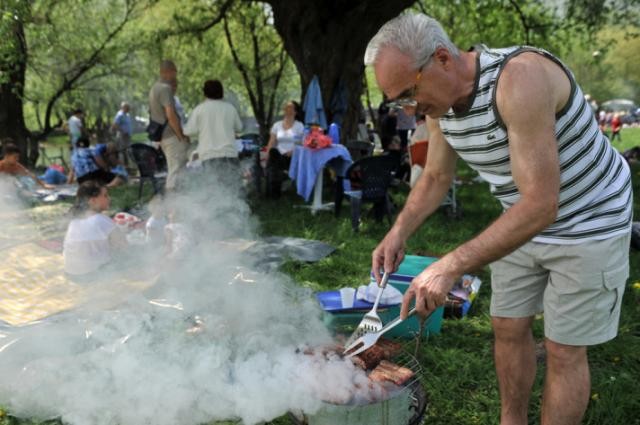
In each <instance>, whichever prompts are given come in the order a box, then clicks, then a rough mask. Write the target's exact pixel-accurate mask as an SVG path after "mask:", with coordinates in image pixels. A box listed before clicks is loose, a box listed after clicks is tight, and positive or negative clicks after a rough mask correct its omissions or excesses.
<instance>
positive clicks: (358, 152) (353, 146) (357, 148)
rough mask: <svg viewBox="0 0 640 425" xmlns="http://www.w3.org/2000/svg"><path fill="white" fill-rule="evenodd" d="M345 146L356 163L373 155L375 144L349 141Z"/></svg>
mask: <svg viewBox="0 0 640 425" xmlns="http://www.w3.org/2000/svg"><path fill="white" fill-rule="evenodd" d="M344 146H345V147H346V148H347V150H348V151H349V154H350V155H351V159H352V160H354V161H357V160H359V159H361V158H366V157H368V156H371V155H373V143H371V142H363V141H361V140H349V141H347V143H345V145H344Z"/></svg>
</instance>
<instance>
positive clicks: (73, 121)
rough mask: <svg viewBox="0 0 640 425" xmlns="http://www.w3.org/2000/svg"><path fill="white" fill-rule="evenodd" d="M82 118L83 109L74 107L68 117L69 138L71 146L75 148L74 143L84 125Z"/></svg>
mask: <svg viewBox="0 0 640 425" xmlns="http://www.w3.org/2000/svg"><path fill="white" fill-rule="evenodd" d="M82 118H84V111H82V109H76V110H75V111H73V115H71V117H69V121H68V122H67V127H68V128H69V138H70V140H71V147H72V148H73V149H75V148H76V143H77V142H78V139H79V138H80V136H82V133H83V130H84V125H83V124H82Z"/></svg>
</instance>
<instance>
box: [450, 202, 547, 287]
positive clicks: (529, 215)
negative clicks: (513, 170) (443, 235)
mask: <svg viewBox="0 0 640 425" xmlns="http://www.w3.org/2000/svg"><path fill="white" fill-rule="evenodd" d="M556 216H557V209H556V207H555V204H554V203H553V202H548V203H545V204H541V203H540V202H538V201H534V200H528V201H527V200H520V201H519V202H517V203H516V204H514V205H513V206H512V207H511V208H509V209H508V210H507V211H506V212H505V213H504V214H502V215H501V216H500V217H499V218H498V219H497V220H496V221H494V222H493V223H492V224H491V225H490V226H489V227H487V228H486V229H485V230H484V231H483V232H482V233H480V234H479V235H478V236H476V237H475V238H473V239H471V240H470V241H468V242H466V243H464V244H462V245H460V246H459V247H458V248H456V249H455V250H453V251H452V252H450V253H449V254H447V255H445V256H444V257H443V258H442V260H441V261H444V262H448V263H449V264H450V266H451V270H453V271H454V274H456V275H462V274H464V273H468V272H470V271H473V270H477V269H479V268H481V267H484V266H485V265H487V264H489V263H492V262H494V261H496V260H499V259H500V258H502V257H504V256H506V255H508V254H509V253H511V252H512V251H514V250H515V249H517V248H519V247H520V246H522V245H524V244H525V243H527V242H528V241H530V240H531V239H532V238H533V237H534V236H536V235H538V234H539V233H540V232H541V231H542V230H544V229H545V228H547V227H548V226H549V225H550V224H552V223H553V222H554V221H555V219H556Z"/></svg>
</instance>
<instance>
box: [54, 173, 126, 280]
mask: <svg viewBox="0 0 640 425" xmlns="http://www.w3.org/2000/svg"><path fill="white" fill-rule="evenodd" d="M110 203H111V199H110V198H109V193H108V192H107V189H106V187H104V186H103V185H101V184H99V183H97V182H95V181H87V182H84V183H82V184H81V185H80V187H78V193H77V195H76V203H75V205H74V206H73V208H72V212H73V215H74V218H73V219H72V220H71V222H70V223H69V228H68V229H67V234H66V236H65V238H64V248H63V256H64V270H65V271H66V272H67V273H68V274H70V275H74V276H81V275H87V274H89V273H91V272H95V271H96V270H98V269H99V268H101V267H103V266H104V265H106V264H108V263H109V262H111V260H112V256H113V253H114V251H118V250H121V249H123V248H124V247H126V246H127V240H126V238H125V235H124V233H122V232H121V231H120V230H119V229H118V227H117V226H116V224H115V223H114V222H113V220H111V219H110V218H109V217H107V216H106V215H104V214H102V212H103V211H105V210H107V209H108V208H109V206H110Z"/></svg>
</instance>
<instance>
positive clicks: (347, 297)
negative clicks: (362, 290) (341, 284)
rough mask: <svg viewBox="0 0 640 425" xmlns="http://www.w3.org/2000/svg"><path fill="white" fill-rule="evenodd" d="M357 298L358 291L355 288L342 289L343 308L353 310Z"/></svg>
mask: <svg viewBox="0 0 640 425" xmlns="http://www.w3.org/2000/svg"><path fill="white" fill-rule="evenodd" d="M355 298H356V290H355V289H353V288H341V289H340V301H341V302H342V308H352V307H353V303H354V302H355Z"/></svg>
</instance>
